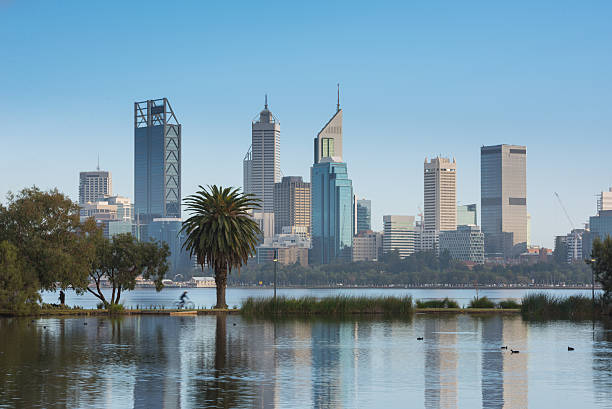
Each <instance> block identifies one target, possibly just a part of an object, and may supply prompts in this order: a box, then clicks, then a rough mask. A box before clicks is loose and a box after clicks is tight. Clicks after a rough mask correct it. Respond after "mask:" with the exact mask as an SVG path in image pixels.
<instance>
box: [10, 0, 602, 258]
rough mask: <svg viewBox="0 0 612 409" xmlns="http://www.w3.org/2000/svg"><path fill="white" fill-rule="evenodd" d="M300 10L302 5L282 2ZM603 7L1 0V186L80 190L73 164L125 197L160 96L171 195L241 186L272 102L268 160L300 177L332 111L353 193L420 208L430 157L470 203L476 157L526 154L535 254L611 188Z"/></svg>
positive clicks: (384, 205) (400, 208)
mask: <svg viewBox="0 0 612 409" xmlns="http://www.w3.org/2000/svg"><path fill="white" fill-rule="evenodd" d="M294 3H296V4H294ZM611 21H612V2H610V1H603V0H602V1H582V2H577V1H566V0H554V1H553V0H551V1H513V2H491V1H462V2H458V1H445V2H441V1H419V2H416V1H398V2H372V1H369V2H356V1H346V2H338V1H321V2H317V1H308V2H287V1H278V2H275V1H267V2H253V1H244V2H239V1H234V2H200V1H194V2H180V3H172V2H167V1H163V2H161V1H160V2H157V1H146V2H144V1H142V2H126V1H105V2H90V1H63V2H52V1H43V0H39V1H30V0H20V1H16V0H13V1H11V0H0V36H1V37H0V38H2V46H1V47H0V97H1V98H0V120H1V123H2V127H1V128H0V136H1V140H2V153H3V154H2V160H1V161H0V171H1V173H0V174H2V177H1V179H0V192H2V194H4V193H5V192H7V191H8V190H13V191H15V190H18V189H21V188H22V187H24V186H31V185H33V184H36V185H38V186H40V187H42V188H45V189H47V188H51V187H54V186H57V187H58V188H59V189H60V190H62V191H64V192H66V193H67V194H68V195H70V196H71V197H73V198H75V199H76V198H77V187H78V172H79V171H82V170H91V169H94V168H95V166H96V158H97V155H98V154H99V155H100V162H101V167H102V168H103V169H107V170H110V171H111V172H112V173H113V184H114V192H115V193H117V194H122V195H127V196H130V197H133V168H132V166H133V164H132V162H133V129H132V128H133V119H132V115H133V102H134V101H137V100H145V99H149V98H160V97H164V96H165V97H168V98H169V99H170V101H171V103H172V105H173V107H174V110H175V112H176V114H177V116H178V118H179V120H180V121H181V122H182V124H183V193H184V195H187V194H190V193H192V192H194V190H195V189H196V187H197V185H198V184H203V185H205V184H213V183H214V184H223V185H236V186H240V185H241V184H242V158H243V156H244V154H245V152H246V150H247V148H248V147H249V143H250V121H251V119H252V118H253V117H254V116H255V115H256V114H257V113H258V112H259V110H260V109H261V108H262V105H263V96H264V93H268V94H269V101H270V108H271V109H272V111H273V112H274V114H275V115H276V116H277V117H278V118H279V119H280V121H281V155H282V159H281V168H282V171H283V173H284V174H285V175H303V176H305V177H306V178H308V175H309V167H310V165H311V164H312V138H313V137H314V136H315V135H316V133H317V131H318V130H319V129H320V128H321V127H322V126H323V125H324V124H325V122H326V121H327V120H328V119H329V117H330V116H331V115H332V114H333V112H334V109H335V104H336V83H337V82H340V83H341V93H342V106H343V109H344V158H345V160H346V162H347V163H348V166H349V174H350V176H351V178H352V179H353V185H354V187H355V192H356V194H357V195H358V196H360V197H366V198H369V199H371V200H372V207H373V221H374V227H378V228H380V226H381V224H382V215H383V214H416V213H417V206H418V205H420V204H422V202H423V180H422V172H423V171H422V169H423V168H422V167H423V165H422V164H423V160H424V158H425V157H426V156H432V155H434V154H438V153H440V154H443V155H449V156H454V157H455V158H456V159H457V166H458V199H459V200H460V201H461V202H463V203H472V202H475V203H479V202H480V173H479V172H480V156H479V148H480V146H481V145H489V144H499V143H509V144H524V145H527V152H528V155H527V158H528V159H527V160H528V165H527V173H528V176H527V186H528V197H527V204H528V210H529V212H530V213H531V215H532V242H533V243H535V244H544V245H546V246H551V245H552V243H553V236H554V235H556V234H565V233H566V232H567V231H568V230H569V223H568V222H567V220H566V219H565V216H564V215H563V212H562V210H561V208H560V206H559V204H558V203H557V202H556V199H555V198H554V197H553V192H554V191H557V192H559V194H560V196H561V198H562V199H563V201H564V202H565V205H566V207H567V209H568V211H569V213H570V214H571V216H572V218H573V219H574V222H575V223H576V224H579V223H582V222H584V221H585V220H586V218H587V217H588V216H589V215H591V214H593V213H594V212H595V200H596V198H595V194H597V192H599V191H601V190H602V189H607V187H608V186H610V185H612V160H611V156H612V97H611V96H612V24H611Z"/></svg>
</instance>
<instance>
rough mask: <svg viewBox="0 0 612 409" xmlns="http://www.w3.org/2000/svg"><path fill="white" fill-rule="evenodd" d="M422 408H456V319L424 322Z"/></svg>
mask: <svg viewBox="0 0 612 409" xmlns="http://www.w3.org/2000/svg"><path fill="white" fill-rule="evenodd" d="M424 330H425V331H424V338H425V366H424V368H425V408H427V409H430V408H456V407H457V345H456V344H457V318H456V317H441V318H436V319H427V320H425V326H424Z"/></svg>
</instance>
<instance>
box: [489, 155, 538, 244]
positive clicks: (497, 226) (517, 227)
mask: <svg viewBox="0 0 612 409" xmlns="http://www.w3.org/2000/svg"><path fill="white" fill-rule="evenodd" d="M480 192H481V203H480V206H481V207H480V209H481V223H482V231H483V233H484V234H485V241H488V240H489V238H490V240H492V241H495V242H500V240H498V239H499V237H501V236H500V235H501V233H512V246H513V250H512V252H513V253H514V254H518V253H521V252H523V251H525V248H526V246H527V149H526V148H525V146H518V145H495V146H483V147H482V148H480ZM503 241H505V240H501V242H503ZM485 247H487V248H488V250H487V251H490V250H495V249H492V247H491V246H489V245H488V244H486V243H485ZM497 250H498V251H496V253H503V249H497ZM506 256H508V255H506Z"/></svg>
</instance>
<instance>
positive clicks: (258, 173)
mask: <svg viewBox="0 0 612 409" xmlns="http://www.w3.org/2000/svg"><path fill="white" fill-rule="evenodd" d="M249 152H250V153H251V154H250V159H249V158H248V157H249V153H248V152H247V156H246V157H245V159H244V165H245V171H244V174H245V192H247V193H252V194H254V195H255V198H257V199H259V200H260V201H261V202H260V206H261V208H260V209H258V210H257V211H260V212H263V213H273V212H274V184H275V183H278V182H280V181H281V171H280V122H279V121H278V119H277V118H276V117H275V116H274V115H273V114H272V112H270V110H269V109H268V98H267V97H266V103H265V105H264V109H263V110H262V111H261V112H260V113H259V117H258V118H256V120H254V121H253V122H252V123H251V148H250V149H249ZM246 166H249V167H250V169H249V170H246ZM247 174H248V183H247V178H246V175H247ZM247 184H248V186H247ZM247 189H248V190H247Z"/></svg>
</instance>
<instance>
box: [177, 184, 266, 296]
mask: <svg viewBox="0 0 612 409" xmlns="http://www.w3.org/2000/svg"><path fill="white" fill-rule="evenodd" d="M185 204H186V205H187V211H188V212H190V213H191V216H190V217H189V218H188V219H187V220H185V222H183V227H182V231H184V232H186V233H187V239H186V240H185V242H184V243H183V247H184V248H185V249H187V251H189V254H190V255H191V256H193V255H195V256H196V258H197V261H198V264H200V266H201V267H202V268H204V265H208V266H210V267H211V268H212V269H213V271H214V272H215V283H216V285H217V308H227V304H226V303H225V287H226V285H227V275H228V274H229V273H231V271H232V269H235V268H237V269H240V267H241V266H242V265H243V264H246V262H247V260H248V258H249V257H251V256H252V255H254V254H255V246H256V245H257V242H258V240H259V236H260V234H261V231H260V230H259V226H258V225H257V223H256V222H255V221H254V220H253V219H252V218H251V217H250V216H249V211H250V210H252V209H254V208H258V207H259V201H258V200H257V199H254V198H253V196H252V195H249V194H243V193H241V192H240V191H239V189H236V188H231V187H227V188H224V187H221V186H216V185H213V186H209V187H208V189H206V188H204V187H202V186H200V190H199V191H198V192H196V193H195V194H194V195H191V196H189V197H187V198H186V199H185Z"/></svg>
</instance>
